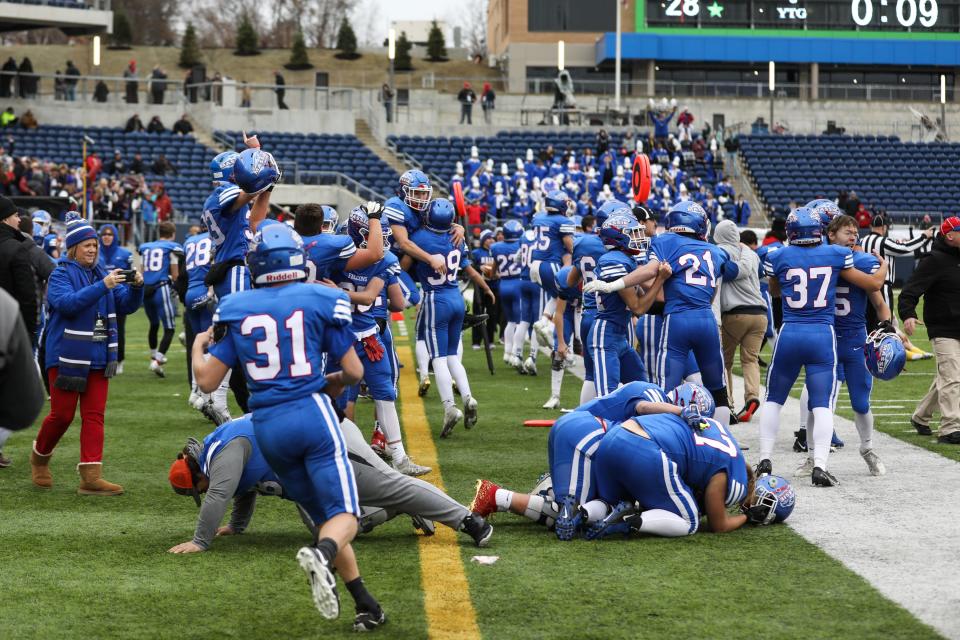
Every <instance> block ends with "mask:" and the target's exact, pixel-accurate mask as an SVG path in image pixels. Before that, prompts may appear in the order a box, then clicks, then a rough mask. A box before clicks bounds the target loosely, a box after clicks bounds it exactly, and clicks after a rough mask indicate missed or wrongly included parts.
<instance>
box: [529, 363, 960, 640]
mask: <svg viewBox="0 0 960 640" xmlns="http://www.w3.org/2000/svg"><path fill="white" fill-rule="evenodd" d="M542 350H543V351H544V352H545V353H546V350H545V349H542ZM567 370H568V371H569V372H570V373H572V374H573V375H575V376H576V377H578V378H579V379H581V380H582V379H583V358H581V357H580V356H575V358H574V364H573V366H571V367H570V368H569V369H567ZM900 375H925V376H930V375H932V374H930V373H925V374H920V373H915V374H909V373H901V374H900ZM733 386H734V389H733V397H734V398H742V397H743V378H742V377H741V376H734V383H733ZM883 415H911V414H909V413H901V414H881V416H883ZM799 422H800V401H799V400H797V399H796V398H794V397H790V398H788V399H787V403H786V404H785V405H784V406H783V412H782V413H781V414H780V423H781V425H784V426H783V427H782V428H781V429H780V430H779V433H778V434H777V444H776V447H775V449H774V456H773V465H774V466H773V468H774V471H775V472H777V473H780V474H782V475H784V476H785V477H786V478H787V479H788V480H790V481H791V482H793V487H794V489H795V490H796V492H797V495H798V498H797V506H796V508H795V509H794V512H793V515H791V517H790V520H789V521H788V525H789V526H790V527H792V528H793V530H794V531H796V532H797V533H799V534H800V535H801V536H803V537H804V538H806V539H807V540H808V541H810V542H812V543H813V544H815V545H817V546H818V547H820V549H822V550H823V551H824V552H825V553H827V554H828V555H829V556H831V557H832V558H835V559H836V560H839V561H840V562H841V563H843V564H844V566H846V567H847V568H848V569H850V570H851V571H853V572H855V573H857V574H858V575H860V576H861V577H863V578H864V579H865V580H867V582H869V583H870V584H871V585H872V586H873V587H874V588H875V589H876V590H877V591H879V592H880V593H881V594H883V595H884V596H885V597H887V598H889V599H890V600H892V601H894V602H896V603H897V604H899V605H900V606H902V607H904V608H905V609H906V610H907V611H909V612H910V613H911V614H913V615H914V616H916V617H917V618H918V619H919V620H921V621H922V622H925V623H926V624H928V625H930V626H932V627H933V628H934V629H936V630H937V631H938V632H939V633H941V634H943V635H944V636H946V637H948V638H956V639H957V640H960V615H957V609H958V607H960V572H958V571H956V570H955V567H956V554H955V551H954V548H953V546H952V545H951V544H950V541H952V540H954V539H955V538H956V532H957V531H958V530H960V500H944V499H943V496H942V495H939V492H940V489H939V487H956V486H960V462H956V461H954V460H951V459H949V458H947V457H944V456H941V455H939V454H936V453H933V452H932V451H928V450H927V449H923V448H922V447H917V446H914V445H911V444H908V443H906V442H904V441H902V440H898V439H896V438H894V437H893V436H889V435H887V434H885V433H883V432H881V431H874V434H873V447H874V450H876V452H877V453H878V454H879V455H880V457H881V458H883V460H884V461H885V463H886V467H887V475H885V476H881V477H878V478H875V477H873V476H871V475H870V474H869V473H868V472H867V465H866V464H864V462H863V460H862V459H861V458H860V456H859V455H857V447H855V446H852V445H853V443H856V442H858V436H857V430H856V427H855V426H854V424H853V422H852V421H851V420H847V419H846V418H843V417H841V416H835V417H834V426H835V427H836V430H837V434H838V435H839V436H840V437H841V438H842V439H843V440H845V441H846V442H847V444H848V445H850V446H847V447H846V448H844V449H841V450H840V451H838V452H837V453H833V454H831V455H830V459H829V469H830V471H831V472H833V473H834V474H835V475H836V476H837V478H838V479H839V480H840V482H841V484H840V485H839V486H837V487H832V488H829V489H825V488H819V487H812V486H810V484H809V483H808V482H803V481H794V479H793V470H794V469H795V468H796V467H797V466H798V465H799V464H800V462H801V461H802V460H801V458H800V456H799V455H798V454H795V453H793V449H792V447H793V429H792V428H787V426H786V425H793V424H798V423H799ZM757 424H758V423H757V421H756V420H754V421H753V422H751V423H749V426H748V427H747V428H744V426H743V425H741V426H734V427H733V428H732V431H733V433H734V435H735V436H736V438H737V440H738V441H739V442H740V443H741V444H742V445H746V446H749V447H750V450H749V451H748V452H747V457H748V461H749V462H751V463H754V462H756V461H755V460H753V457H754V456H755V455H756V454H755V453H753V452H756V451H759V450H760V437H759V435H760V429H759V428H758V427H757ZM884 424H888V423H887V422H884ZM903 424H909V422H903ZM931 428H932V427H931ZM904 433H915V431H914V430H913V429H911V430H909V431H906V430H904ZM751 453H753V455H752V456H751ZM917 469H922V470H923V474H924V476H925V477H928V478H936V479H937V482H936V485H933V484H931V483H929V482H917V481H916V475H915V474H916V470H917ZM930 505H937V509H935V510H931V508H930ZM905 541H910V542H909V543H906V542H905ZM917 541H923V543H922V544H921V543H919V542H917Z"/></svg>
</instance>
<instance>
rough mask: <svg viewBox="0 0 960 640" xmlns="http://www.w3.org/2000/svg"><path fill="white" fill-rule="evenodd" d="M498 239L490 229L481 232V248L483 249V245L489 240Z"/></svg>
mask: <svg viewBox="0 0 960 640" xmlns="http://www.w3.org/2000/svg"><path fill="white" fill-rule="evenodd" d="M494 239H496V235H495V234H494V233H493V231H491V230H490V229H484V230H483V231H481V232H480V247H481V248H483V243H484V242H486V241H487V240H494Z"/></svg>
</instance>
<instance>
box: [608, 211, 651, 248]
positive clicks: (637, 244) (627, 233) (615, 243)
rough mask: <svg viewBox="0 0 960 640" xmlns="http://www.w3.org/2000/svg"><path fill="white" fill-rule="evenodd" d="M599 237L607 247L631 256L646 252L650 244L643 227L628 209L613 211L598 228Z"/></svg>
mask: <svg viewBox="0 0 960 640" xmlns="http://www.w3.org/2000/svg"><path fill="white" fill-rule="evenodd" d="M600 239H601V240H602V241H603V244H604V246H606V247H607V248H608V249H619V250H621V251H623V252H624V253H628V254H630V255H631V256H637V255H641V254H643V253H646V251H647V248H648V247H649V246H650V243H649V241H648V240H647V234H646V233H645V232H644V230H643V227H642V226H641V225H640V223H639V222H637V219H636V218H634V217H633V214H631V213H630V210H629V209H626V208H625V209H624V213H620V212H614V213H613V214H612V215H611V216H610V217H609V218H607V221H606V222H604V223H603V228H601V229H600Z"/></svg>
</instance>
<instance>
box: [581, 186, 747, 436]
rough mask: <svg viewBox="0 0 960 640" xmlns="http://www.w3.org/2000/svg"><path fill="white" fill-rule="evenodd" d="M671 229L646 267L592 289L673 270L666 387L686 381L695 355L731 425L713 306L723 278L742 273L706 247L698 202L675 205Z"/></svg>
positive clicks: (666, 288)
mask: <svg viewBox="0 0 960 640" xmlns="http://www.w3.org/2000/svg"><path fill="white" fill-rule="evenodd" d="M666 227H667V233H662V234H659V235H657V236H656V237H655V238H654V239H653V240H652V241H651V243H650V262H649V263H648V264H647V265H645V266H641V267H639V268H637V269H636V270H634V271H633V272H632V273H630V275H628V276H625V277H623V278H621V279H619V280H614V281H613V282H610V281H609V280H607V279H604V280H606V282H601V281H599V280H598V281H595V282H593V283H592V284H591V285H590V287H591V289H592V290H597V291H602V292H610V291H619V290H620V289H621V287H623V286H625V285H636V284H639V283H641V282H643V281H644V280H646V279H649V278H650V277H651V276H652V275H653V273H654V272H655V270H656V269H657V267H658V265H660V264H669V265H670V267H671V269H672V273H673V275H672V276H671V277H670V278H669V279H668V280H667V282H666V283H665V284H664V285H663V294H664V301H665V302H664V328H663V338H662V340H661V342H662V346H661V353H660V360H661V361H660V365H661V366H660V371H661V380H660V382H661V386H664V387H675V386H676V385H677V384H679V383H680V381H681V380H683V377H684V375H685V374H686V373H687V358H688V354H689V352H691V351H693V353H694V356H695V358H696V361H697V365H698V366H699V368H700V374H701V376H702V378H703V384H704V386H705V387H706V388H707V389H709V390H710V392H711V393H713V394H714V401H715V402H716V405H717V414H716V418H717V420H718V421H719V422H720V423H722V424H729V422H730V408H729V406H728V405H729V403H728V401H727V388H726V383H725V369H724V366H723V350H722V348H721V345H720V329H719V327H718V325H717V320H716V317H715V316H714V315H713V311H712V309H711V303H712V302H713V298H714V296H715V295H716V292H717V287H718V285H719V281H720V279H721V277H723V276H728V277H735V276H736V275H737V267H736V265H735V264H733V263H731V262H730V261H729V258H728V256H727V253H726V252H725V251H724V250H723V249H721V248H720V247H717V246H716V245H712V244H710V243H709V242H707V241H706V237H707V228H708V221H707V216H706V213H705V212H704V211H703V207H701V206H700V205H699V204H697V203H696V202H694V201H692V200H686V201H681V202H679V203H678V204H676V205H674V207H673V208H672V209H671V210H670V211H669V213H668V214H667V217H666ZM598 385H599V383H598ZM598 390H599V389H598Z"/></svg>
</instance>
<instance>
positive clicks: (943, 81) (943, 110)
mask: <svg viewBox="0 0 960 640" xmlns="http://www.w3.org/2000/svg"><path fill="white" fill-rule="evenodd" d="M940 128H941V129H942V130H943V137H944V138H946V137H947V76H945V75H944V74H942V73H941V74H940Z"/></svg>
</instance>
